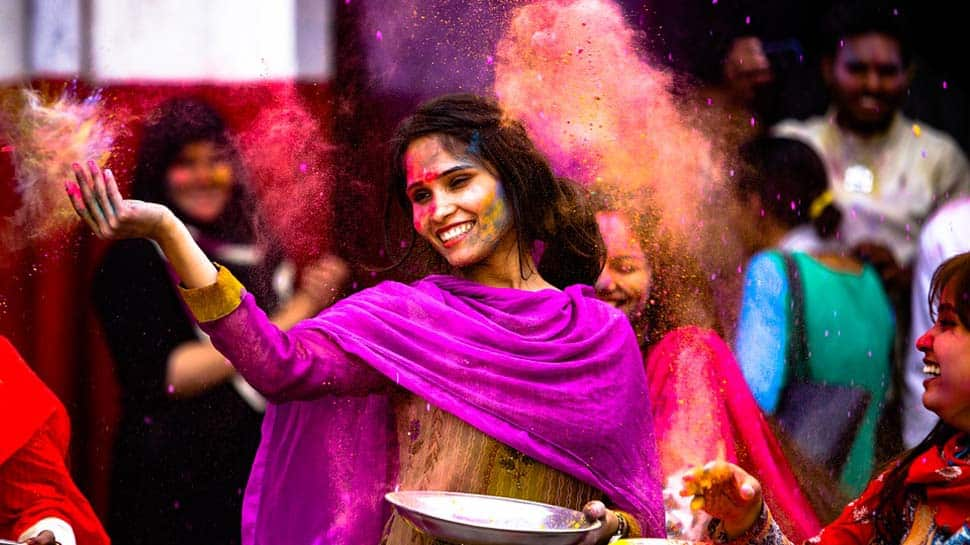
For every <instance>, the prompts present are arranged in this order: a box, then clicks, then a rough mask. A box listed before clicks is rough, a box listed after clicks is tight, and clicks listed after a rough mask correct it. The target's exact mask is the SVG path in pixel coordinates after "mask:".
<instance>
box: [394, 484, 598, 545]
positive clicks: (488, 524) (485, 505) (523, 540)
mask: <svg viewBox="0 0 970 545" xmlns="http://www.w3.org/2000/svg"><path fill="white" fill-rule="evenodd" d="M384 498H385V499H386V500H387V501H389V502H390V503H391V504H392V505H394V508H395V509H396V510H397V512H398V514H399V515H400V516H402V517H403V518H404V519H405V520H407V521H408V522H410V523H411V524H412V525H413V526H414V527H415V528H417V529H418V530H420V531H422V532H425V533H427V534H430V535H432V536H434V537H436V538H438V539H443V540H445V541H450V542H454V543H461V544H463V545H533V544H534V545H576V544H577V543H579V542H580V541H582V540H583V538H584V537H586V534H587V533H588V532H590V531H592V530H596V529H597V528H599V527H600V522H599V521H593V522H589V521H587V520H586V517H584V516H583V514H582V513H581V512H579V511H573V510H572V509H566V508H565V507H556V506H555V505H547V504H544V503H536V502H532V501H524V500H516V499H513V498H500V497H497V496H482V495H479V494H464V493H461V492H435V491H416V490H414V491H399V492H391V493H389V494H386V495H385V496H384Z"/></svg>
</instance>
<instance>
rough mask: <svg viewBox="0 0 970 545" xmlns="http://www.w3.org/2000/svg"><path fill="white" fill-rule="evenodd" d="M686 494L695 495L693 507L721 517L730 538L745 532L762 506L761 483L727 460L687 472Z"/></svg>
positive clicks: (682, 492) (683, 491)
mask: <svg viewBox="0 0 970 545" xmlns="http://www.w3.org/2000/svg"><path fill="white" fill-rule="evenodd" d="M680 494H681V495H682V496H694V499H693V500H691V509H695V510H696V509H703V510H704V511H706V512H707V513H708V514H710V515H711V516H712V517H714V518H716V519H720V520H721V523H722V524H723V526H724V530H725V531H726V532H727V533H728V535H729V536H730V537H732V538H733V537H737V536H739V535H741V534H742V533H744V532H745V531H746V530H747V529H748V528H750V527H751V525H752V524H754V523H755V521H756V520H758V515H760V514H761V509H762V503H763V500H762V495H761V483H759V482H758V480H757V479H755V478H754V477H752V476H751V475H749V474H748V472H746V471H745V470H743V469H741V468H740V467H738V466H736V465H734V464H732V463H730V462H725V461H723V460H718V461H715V462H708V463H707V464H705V465H703V466H701V467H695V468H694V469H692V470H690V471H688V472H687V473H686V474H685V475H684V488H683V490H681V492H680Z"/></svg>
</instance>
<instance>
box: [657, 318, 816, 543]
mask: <svg viewBox="0 0 970 545" xmlns="http://www.w3.org/2000/svg"><path fill="white" fill-rule="evenodd" d="M646 368H647V381H648V383H649V388H650V402H651V406H652V408H653V414H654V432H655V433H656V436H657V445H658V449H659V451H660V465H661V467H662V468H663V472H664V475H670V474H672V473H674V472H677V471H680V470H683V469H685V468H686V467H689V466H693V465H698V464H704V463H705V462H708V461H710V460H714V459H715V458H716V457H717V456H718V454H719V449H721V448H723V451H724V456H725V458H726V459H727V460H728V461H729V462H733V463H736V464H738V465H739V466H741V467H743V468H744V469H745V470H746V471H748V472H749V473H751V474H752V475H754V476H755V478H757V479H758V480H759V481H760V482H761V484H762V486H763V489H764V494H765V501H766V503H767V504H768V506H769V508H770V509H771V512H772V515H773V516H774V517H775V519H776V520H777V521H778V524H779V526H781V528H782V529H783V530H784V531H785V533H786V535H788V536H790V537H791V538H793V541H794V542H795V543H800V542H802V541H803V540H805V539H808V538H809V537H812V536H814V535H816V534H817V533H818V531H819V530H820V529H821V525H820V524H819V521H818V518H817V517H816V516H815V513H814V511H813V510H812V507H811V505H810V504H809V503H808V500H807V498H806V497H805V495H804V494H803V493H802V490H801V487H800V486H799V484H798V481H797V480H796V478H795V475H794V473H793V472H792V470H791V467H790V465H789V463H788V460H787V459H786V458H785V455H784V453H783V452H782V449H781V446H780V445H779V443H778V441H777V439H775V436H774V434H773V432H772V430H771V428H770V427H769V426H768V422H767V421H766V420H765V417H764V415H763V414H762V412H761V409H760V408H759V407H758V404H757V402H756V401H755V399H754V397H753V396H752V395H751V391H750V390H749V389H748V386H747V383H746V382H745V380H744V376H743V375H742V374H741V370H740V368H739V367H738V363H737V361H736V360H735V358H734V354H733V353H732V352H731V350H730V348H728V346H727V345H726V344H725V343H724V341H723V340H721V338H720V337H719V336H718V335H717V334H716V333H714V332H713V331H710V330H707V329H702V328H698V327H683V328H680V329H676V330H674V331H671V332H670V333H668V334H667V335H666V336H664V338H663V339H661V340H660V342H658V343H657V344H656V345H655V346H653V347H652V348H651V350H650V351H649V353H648V356H647V363H646ZM721 444H723V447H721V446H720V445H721Z"/></svg>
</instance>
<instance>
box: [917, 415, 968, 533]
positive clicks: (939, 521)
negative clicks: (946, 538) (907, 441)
mask: <svg viewBox="0 0 970 545" xmlns="http://www.w3.org/2000/svg"><path fill="white" fill-rule="evenodd" d="M966 441H967V435H966V434H957V435H955V436H954V437H951V438H950V440H949V441H947V442H946V444H945V445H943V448H942V449H941V450H936V449H932V450H930V451H928V452H926V453H924V454H923V455H922V456H920V457H919V458H916V459H915V460H913V465H911V466H910V468H909V474H908V475H907V476H906V483H907V484H919V485H922V486H924V487H925V491H926V503H927V504H929V506H930V507H932V508H933V510H934V511H935V512H936V517H935V518H936V526H937V527H939V528H946V529H947V530H948V531H950V532H953V531H955V530H957V529H958V528H960V527H961V526H963V525H964V524H965V523H966V522H967V521H968V519H970V516H968V514H970V461H967V460H963V459H960V458H957V456H956V453H957V450H958V449H959V448H966Z"/></svg>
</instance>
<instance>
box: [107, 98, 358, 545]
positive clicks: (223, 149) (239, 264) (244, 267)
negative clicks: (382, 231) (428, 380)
mask: <svg viewBox="0 0 970 545" xmlns="http://www.w3.org/2000/svg"><path fill="white" fill-rule="evenodd" d="M132 192H133V194H134V195H135V196H137V197H138V198H140V199H142V200H145V201H148V202H154V203H159V204H164V205H166V206H168V207H170V208H171V209H172V210H173V211H174V213H175V214H176V215H177V216H178V217H179V218H181V219H182V220H183V221H184V222H185V223H186V225H188V227H189V231H190V232H191V235H192V237H193V238H194V239H195V240H196V241H197V242H198V244H199V245H200V246H202V247H204V248H206V251H207V252H209V255H210V256H212V258H213V259H214V260H216V261H218V262H219V263H220V264H222V265H223V266H225V267H228V268H229V269H231V270H232V271H233V272H234V274H236V275H239V277H240V278H244V279H245V280H246V283H247V285H248V286H249V287H250V289H251V292H252V293H253V294H254V295H255V296H256V297H257V299H258V300H259V302H260V304H261V305H263V306H264V308H267V309H269V310H270V311H271V312H273V313H274V314H273V320H275V321H276V323H277V324H278V325H279V326H280V327H283V328H286V327H289V326H291V325H293V324H294V323H296V322H297V321H298V320H300V319H302V318H306V317H309V316H312V315H314V314H316V313H317V312H318V311H319V310H321V309H322V308H324V307H326V306H327V305H329V304H330V303H331V302H333V301H334V299H335V297H336V294H337V290H339V289H340V288H341V287H342V284H343V283H344V281H345V279H346V277H347V271H346V267H345V265H343V263H342V262H340V261H339V260H337V259H336V258H331V259H327V260H324V261H322V262H321V263H319V264H317V265H315V266H313V267H310V268H309V269H307V273H306V274H304V276H303V282H302V283H301V285H300V286H299V289H297V290H296V291H295V292H294V290H293V281H292V279H293V273H294V268H293V265H292V264H291V263H289V262H288V261H286V260H284V256H283V253H282V250H281V247H280V244H279V243H278V242H277V239H276V238H275V237H274V235H273V234H272V233H270V232H269V230H268V229H267V225H266V224H265V222H264V221H263V219H262V218H261V216H260V213H259V211H258V206H257V202H256V199H255V197H254V194H253V190H252V188H251V187H250V186H249V181H248V180H247V176H246V170H245V168H244V166H243V164H242V161H241V159H240V156H239V152H238V150H237V148H236V146H235V144H234V142H233V140H232V137H231V135H230V134H229V132H228V128H227V127H226V124H225V122H224V120H223V118H222V117H221V115H220V114H219V113H218V112H217V111H216V110H215V109H214V108H212V106H210V105H209V104H207V103H205V102H202V101H200V100H197V99H194V98H174V99H170V100H168V101H166V102H164V103H163V104H161V105H160V106H159V107H158V108H157V109H156V110H155V111H154V112H153V113H152V114H151V115H150V116H149V118H148V120H147V122H146V125H145V129H144V134H143V136H142V140H141V145H140V147H139V149H138V153H137V163H136V166H135V172H134V181H133V184H132ZM175 282H176V278H175V276H174V273H173V272H172V269H171V265H170V264H169V263H168V261H167V260H166V259H165V257H164V256H163V255H162V254H161V252H160V251H159V249H158V247H157V246H156V245H155V244H154V243H151V242H149V241H147V240H125V241H118V242H116V243H115V244H113V245H112V246H111V247H110V248H109V250H108V252H107V254H106V255H105V257H104V260H103V262H102V263H101V265H100V267H99V269H98V270H97V272H96V276H95V281H94V295H93V296H94V303H95V307H96V309H97V312H98V316H99V318H100V320H101V323H102V326H103V331H104V336H105V339H106V340H107V342H108V346H109V348H110V350H111V354H112V356H113V359H114V362H115V369H116V373H117V378H118V380H119V383H120V386H121V400H122V417H121V422H120V424H119V430H118V437H117V439H116V443H115V451H114V467H113V468H112V469H113V471H112V477H111V507H110V513H109V518H108V528H109V531H110V533H111V535H112V537H113V538H114V539H115V540H116V541H117V542H119V543H127V544H138V543H181V544H202V543H220V544H232V543H239V541H240V520H241V512H242V499H243V490H244V488H245V487H246V481H247V478H248V475H249V470H250V467H251V465H252V461H253V457H254V455H255V453H256V447H257V446H258V444H259V429H260V421H261V419H262V413H263V410H264V407H265V400H264V399H263V398H262V397H261V396H260V395H259V394H258V393H256V391H255V390H253V389H252V387H250V386H249V385H248V384H247V383H246V381H245V380H243V379H242V378H241V377H240V376H239V375H237V374H236V373H235V371H234V370H233V368H232V366H231V365H229V364H228V363H227V362H226V361H225V358H224V357H223V356H222V355H221V354H220V353H219V352H218V351H217V350H216V349H215V348H213V346H212V344H211V343H210V342H209V340H208V338H207V336H206V335H205V334H204V333H202V331H201V330H200V329H199V328H198V326H197V325H196V323H195V320H194V319H193V318H192V317H191V314H190V313H189V312H188V310H187V309H186V308H185V307H184V305H183V304H182V302H181V300H180V299H179V296H178V293H177V291H176V288H175Z"/></svg>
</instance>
